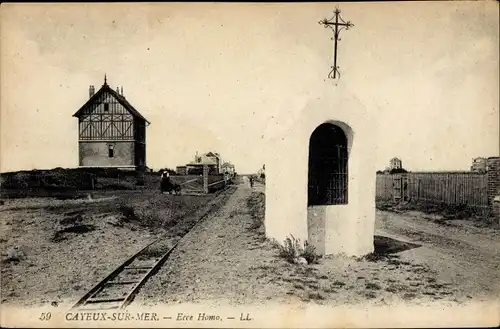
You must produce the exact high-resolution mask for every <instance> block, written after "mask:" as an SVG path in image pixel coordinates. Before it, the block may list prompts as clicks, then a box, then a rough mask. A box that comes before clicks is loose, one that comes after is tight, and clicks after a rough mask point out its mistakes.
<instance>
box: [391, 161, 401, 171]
mask: <svg viewBox="0 0 500 329" xmlns="http://www.w3.org/2000/svg"><path fill="white" fill-rule="evenodd" d="M402 168H403V161H401V159H399V158H392V159H391V161H390V164H389V170H392V169H402Z"/></svg>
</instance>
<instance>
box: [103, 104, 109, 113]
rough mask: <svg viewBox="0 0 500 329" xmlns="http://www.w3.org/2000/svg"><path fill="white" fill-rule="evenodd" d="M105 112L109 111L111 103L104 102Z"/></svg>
mask: <svg viewBox="0 0 500 329" xmlns="http://www.w3.org/2000/svg"><path fill="white" fill-rule="evenodd" d="M104 112H109V103H104Z"/></svg>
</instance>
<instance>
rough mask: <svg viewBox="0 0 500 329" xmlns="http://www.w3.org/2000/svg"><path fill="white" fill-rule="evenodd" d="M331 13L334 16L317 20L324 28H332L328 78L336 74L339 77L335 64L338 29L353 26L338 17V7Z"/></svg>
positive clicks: (333, 77) (332, 77)
mask: <svg viewBox="0 0 500 329" xmlns="http://www.w3.org/2000/svg"><path fill="white" fill-rule="evenodd" d="M333 13H334V14H335V16H333V17H332V18H330V20H327V19H326V18H325V19H323V20H322V21H320V22H319V24H323V25H324V26H325V28H327V27H329V28H331V29H332V30H333V38H331V39H332V40H334V51H333V66H332V67H331V68H332V70H331V71H330V73H329V74H328V78H330V79H335V78H336V77H337V74H338V75H339V78H340V71H339V67H338V66H337V42H338V41H340V40H341V39H340V38H339V33H340V31H342V29H346V30H349V28H350V27H353V26H354V24H352V23H351V22H350V21H347V22H345V21H344V20H343V19H342V17H340V10H339V9H338V8H335V11H334V12H333Z"/></svg>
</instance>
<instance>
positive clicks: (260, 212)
mask: <svg viewBox="0 0 500 329" xmlns="http://www.w3.org/2000/svg"><path fill="white" fill-rule="evenodd" d="M265 203H266V195H265V194H264V193H262V192H252V194H251V195H250V197H249V198H248V199H247V204H246V206H247V209H248V211H249V213H250V216H251V217H252V223H251V224H250V229H251V230H253V231H259V233H262V234H264V217H265V216H264V213H265V209H266V205H265Z"/></svg>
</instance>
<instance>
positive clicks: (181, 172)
mask: <svg viewBox="0 0 500 329" xmlns="http://www.w3.org/2000/svg"><path fill="white" fill-rule="evenodd" d="M175 172H176V173H177V175H187V168H186V166H177V167H176V168H175Z"/></svg>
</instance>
